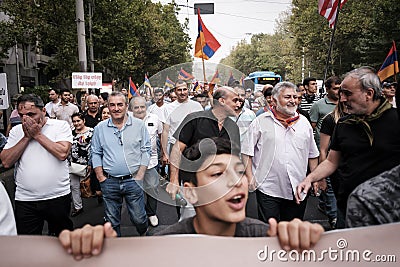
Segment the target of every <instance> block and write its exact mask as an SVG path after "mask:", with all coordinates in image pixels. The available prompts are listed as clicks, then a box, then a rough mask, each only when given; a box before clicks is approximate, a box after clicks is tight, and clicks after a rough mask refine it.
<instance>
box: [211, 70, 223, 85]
mask: <svg viewBox="0 0 400 267" xmlns="http://www.w3.org/2000/svg"><path fill="white" fill-rule="evenodd" d="M220 82H221V79H220V78H219V72H218V70H216V71H215V73H214V76H213V77H212V79H211V82H210V83H214V84H218V83H220Z"/></svg>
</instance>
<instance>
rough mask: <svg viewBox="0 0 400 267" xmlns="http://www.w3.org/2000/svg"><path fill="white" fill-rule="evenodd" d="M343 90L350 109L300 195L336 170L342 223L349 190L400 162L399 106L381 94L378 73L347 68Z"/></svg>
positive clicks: (339, 221)
mask: <svg viewBox="0 0 400 267" xmlns="http://www.w3.org/2000/svg"><path fill="white" fill-rule="evenodd" d="M339 92H340V101H341V102H343V104H344V105H345V107H346V109H347V112H348V114H350V115H347V116H345V117H343V118H341V119H340V120H339V121H338V123H337V126H336V128H335V131H334V133H333V136H332V139H331V147H330V152H329V154H328V157H327V159H326V160H324V161H323V162H322V163H320V165H319V166H318V167H317V168H316V169H315V170H314V171H313V172H311V173H310V174H309V175H308V176H307V177H306V178H305V179H304V180H303V182H302V183H301V184H299V186H298V189H297V200H298V201H300V198H301V195H302V194H304V193H307V192H308V190H309V189H310V187H311V183H312V182H316V181H319V180H321V179H323V178H324V177H329V176H330V175H331V174H332V173H333V172H334V171H336V170H337V175H338V177H337V184H338V189H337V195H336V197H337V201H338V202H337V206H338V227H343V226H344V221H343V219H344V217H345V215H346V206H347V199H348V196H349V194H350V193H351V192H352V191H353V190H354V189H355V188H356V187H357V186H358V185H359V184H361V183H363V182H365V181H367V180H368V179H370V178H372V177H374V176H376V175H378V174H380V173H382V172H384V171H386V170H389V169H391V168H393V167H395V166H396V165H398V164H400V123H399V118H398V114H397V112H396V109H394V108H392V106H391V105H390V104H389V103H388V102H387V101H386V100H385V99H384V98H383V97H382V88H381V83H380V80H379V77H378V76H377V75H376V74H375V73H374V71H373V70H371V69H370V68H368V67H361V68H359V69H355V70H353V71H350V72H349V73H347V74H346V75H345V78H344V80H343V82H342V84H341V89H340V91H339ZM341 219H342V220H341Z"/></svg>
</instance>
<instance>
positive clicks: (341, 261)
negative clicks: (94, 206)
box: [0, 223, 400, 267]
mask: <svg viewBox="0 0 400 267" xmlns="http://www.w3.org/2000/svg"><path fill="white" fill-rule="evenodd" d="M399 240H400V223H396V224H386V225H380V226H370V227H362V228H353V229H345V230H336V231H330V232H327V233H325V234H324V235H323V236H322V238H321V240H320V241H319V242H318V244H317V245H316V246H315V247H314V248H312V249H310V250H305V251H302V252H298V251H296V250H291V251H285V250H282V249H281V247H280V245H279V243H278V239H277V238H276V237H259V238H234V237H217V236H204V235H175V236H159V237H129V238H111V239H108V240H106V242H105V244H104V248H103V252H102V253H101V255H99V256H93V257H91V258H87V259H83V260H81V261H75V260H74V259H73V257H72V256H71V255H69V254H67V252H65V251H64V249H63V248H62V247H61V244H60V242H59V241H58V240H57V238H55V237H48V236H0V266H4V267H11V266H21V267H22V266H23V267H25V266H29V267H36V266H37V267H43V266H57V267H64V266H65V267H71V266H93V267H103V266H104V267H109V266H124V267H130V266H132V267H133V266H134V267H137V266H174V267H180V266H182V267H189V266H190V267H205V266H207V267H212V266H216V267H225V266H229V267H235V266H238V267H250V266H251V267H252V266H268V267H274V266H303V267H313V266H335V267H337V266H360V267H365V266H367V267H368V266H383V267H386V266H399V263H398V262H399V261H400V249H399Z"/></svg>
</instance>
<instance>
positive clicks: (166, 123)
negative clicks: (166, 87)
mask: <svg viewBox="0 0 400 267" xmlns="http://www.w3.org/2000/svg"><path fill="white" fill-rule="evenodd" d="M174 92H175V93H176V95H177V100H176V101H174V102H172V103H170V104H168V105H166V106H165V107H164V113H163V116H162V118H160V120H161V122H162V123H163V132H162V135H161V145H162V148H163V149H162V151H163V164H169V151H170V150H169V148H170V147H171V146H172V145H174V144H175V141H176V140H175V138H174V137H173V134H174V133H175V131H176V129H178V126H179V125H180V124H181V122H182V121H183V119H184V118H185V117H186V115H188V114H190V113H193V112H196V111H202V110H203V107H202V106H201V105H200V104H199V103H198V102H196V101H193V100H190V99H189V91H188V86H187V83H186V82H185V81H184V80H177V81H176V84H175V88H174Z"/></svg>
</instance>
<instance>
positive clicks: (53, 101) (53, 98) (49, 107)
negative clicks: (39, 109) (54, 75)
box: [44, 89, 60, 119]
mask: <svg viewBox="0 0 400 267" xmlns="http://www.w3.org/2000/svg"><path fill="white" fill-rule="evenodd" d="M59 93H60V91H59V90H58V89H50V90H49V99H50V102H49V103H47V104H46V106H44V107H45V108H46V112H47V115H49V116H51V114H53V107H54V106H56V105H57V104H58V103H60V99H59V98H58V95H59ZM52 119H54V118H52Z"/></svg>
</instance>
